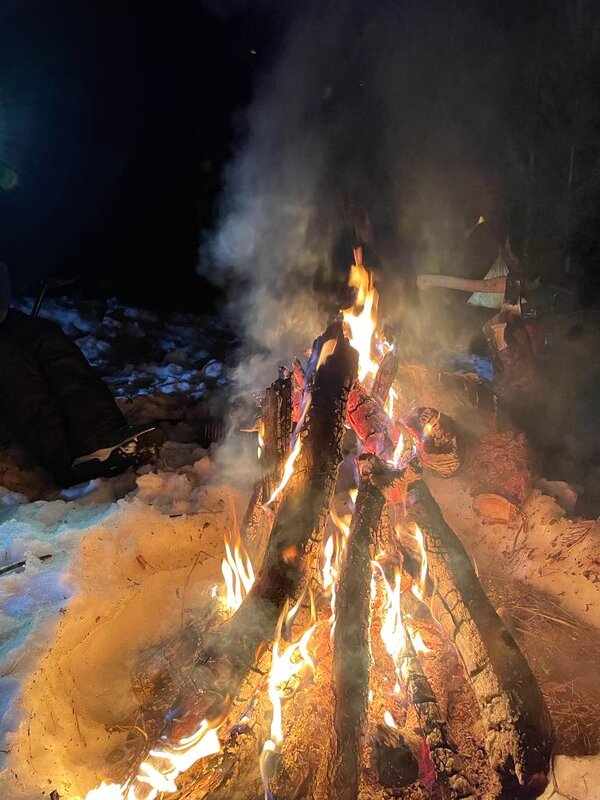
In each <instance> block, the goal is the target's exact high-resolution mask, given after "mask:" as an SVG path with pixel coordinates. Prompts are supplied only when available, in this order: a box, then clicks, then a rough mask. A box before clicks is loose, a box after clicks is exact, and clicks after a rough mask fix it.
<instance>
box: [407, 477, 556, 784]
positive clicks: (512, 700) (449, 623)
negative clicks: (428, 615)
mask: <svg viewBox="0 0 600 800" xmlns="http://www.w3.org/2000/svg"><path fill="white" fill-rule="evenodd" d="M410 494H411V501H412V502H411V504H410V506H411V507H410V516H411V517H412V519H414V521H415V522H417V524H418V525H419V527H420V528H421V530H422V531H423V533H424V535H425V540H426V550H427V557H428V564H429V578H430V580H431V582H432V583H433V585H434V586H435V592H434V594H433V596H432V597H431V598H430V601H429V602H430V607H431V609H432V613H433V614H434V616H435V618H436V619H437V620H438V622H439V623H440V624H441V626H442V627H443V629H444V631H445V632H446V634H447V635H448V636H449V637H450V638H451V639H452V641H453V642H454V643H455V645H456V647H457V649H458V652H459V655H460V657H461V659H462V662H463V664H464V667H465V670H466V673H467V676H468V678H469V681H470V683H471V685H472V687H473V690H474V692H475V695H476V697H477V700H478V703H479V706H480V709H481V718H482V721H483V724H484V726H485V729H486V749H487V752H488V754H489V757H490V760H491V762H492V764H493V766H494V767H495V768H496V769H497V770H498V771H499V772H500V774H501V776H502V778H503V780H504V782H505V784H509V785H511V790H512V791H514V797H515V798H517V797H526V796H529V794H528V793H531V792H534V791H538V790H541V789H542V788H543V787H544V786H545V785H546V783H547V775H548V770H549V767H550V758H551V752H552V745H553V740H554V735H553V729H552V723H551V720H550V716H549V714H548V710H547V708H546V705H545V703H544V699H543V697H542V693H541V691H540V688H539V686H538V684H537V681H536V680H535V678H534V676H533V674H532V672H531V669H530V667H529V665H528V663H527V661H526V660H525V658H524V656H523V654H522V653H521V651H520V650H519V647H518V646H517V644H516V642H515V641H514V639H513V638H512V636H511V635H510V633H509V632H508V631H507V629H506V628H505V626H504V624H503V623H502V621H501V619H500V618H499V616H498V615H497V614H496V611H495V610H494V607H493V606H492V604H491V603H490V601H489V600H488V598H487V596H486V595H485V593H484V591H483V589H482V587H481V584H480V582H479V579H478V578H477V575H476V574H475V571H474V569H473V566H472V564H471V561H470V559H469V556H468V555H467V553H466V551H465V549H464V547H463V545H462V544H461V542H460V540H459V539H458V537H457V536H456V534H455V533H454V532H453V531H452V529H451V528H450V526H449V525H448V524H447V523H446V521H445V519H444V517H443V516H442V513H441V511H440V508H439V506H438V505H437V503H436V502H435V500H434V498H433V497H432V495H431V493H430V491H429V489H428V488H427V486H426V484H425V483H424V481H422V480H416V481H414V482H413V483H412V484H411V491H410ZM511 796H513V795H511Z"/></svg>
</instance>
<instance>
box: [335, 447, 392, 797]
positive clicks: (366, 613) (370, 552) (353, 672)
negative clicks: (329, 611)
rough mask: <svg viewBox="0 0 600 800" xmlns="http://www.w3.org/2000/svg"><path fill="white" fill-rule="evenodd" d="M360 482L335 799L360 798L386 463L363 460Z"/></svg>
mask: <svg viewBox="0 0 600 800" xmlns="http://www.w3.org/2000/svg"><path fill="white" fill-rule="evenodd" d="M359 468H360V483H359V488H358V496H357V498H356V510H355V512H354V515H353V517H352V524H351V527H350V535H349V537H348V542H347V545H346V552H345V555H344V563H343V565H342V570H341V574H340V579H339V582H338V587H337V598H336V606H335V607H336V625H335V636H334V648H333V692H334V696H335V708H334V724H333V727H334V738H333V742H332V756H331V764H330V769H329V773H330V774H329V785H330V790H331V797H332V798H336V800H355V799H356V798H357V797H358V786H359V778H360V763H361V754H362V748H363V739H364V729H365V721H366V716H367V704H368V694H369V672H370V661H371V655H370V643H369V631H370V627H371V599H370V582H371V569H372V568H371V559H372V558H373V556H374V547H375V539H376V536H377V532H378V530H379V526H380V521H381V514H382V511H383V507H384V503H385V498H384V495H383V493H382V488H381V487H380V486H378V485H377V484H376V481H375V480H373V478H374V472H376V473H377V476H378V477H380V476H382V475H383V467H382V465H381V463H380V462H378V460H377V459H376V458H375V457H374V456H363V457H361V458H360V459H359Z"/></svg>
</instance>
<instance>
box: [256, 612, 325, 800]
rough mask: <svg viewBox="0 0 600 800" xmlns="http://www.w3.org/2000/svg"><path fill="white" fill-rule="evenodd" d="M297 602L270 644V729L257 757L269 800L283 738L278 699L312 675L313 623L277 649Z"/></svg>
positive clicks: (280, 706)
mask: <svg viewBox="0 0 600 800" xmlns="http://www.w3.org/2000/svg"><path fill="white" fill-rule="evenodd" d="M301 600H302V598H301V599H300V600H299V601H298V603H296V605H295V606H294V607H293V608H292V609H290V611H287V607H286V608H284V610H283V613H282V614H281V616H280V618H279V624H278V633H277V640H276V642H275V644H274V645H273V656H272V660H271V670H270V672H269V682H268V695H269V700H270V702H271V707H272V715H271V729H270V735H269V738H268V739H267V740H266V741H265V743H264V744H263V748H262V752H261V754H260V758H259V764H260V773H261V777H262V781H263V786H264V790H265V798H268V797H270V792H269V783H270V781H271V778H272V777H273V774H274V771H275V763H276V762H275V759H274V758H273V756H274V755H275V754H276V753H277V752H278V751H279V749H280V748H281V745H282V743H283V738H284V737H283V713H282V700H284V699H285V700H287V699H289V698H290V697H291V696H292V695H293V694H294V693H295V692H296V691H297V689H298V688H299V686H300V682H301V678H302V675H303V673H304V674H314V671H315V663H314V661H313V658H312V656H311V654H310V652H309V650H308V643H309V641H310V638H311V636H312V635H313V632H314V630H315V627H316V623H315V622H314V621H313V624H312V625H311V626H310V628H307V630H305V631H304V633H303V634H302V636H301V637H300V639H298V640H297V641H296V642H293V643H292V644H290V645H288V647H286V648H285V650H280V644H281V635H282V631H283V630H285V629H290V628H291V627H292V625H293V620H294V618H295V616H296V613H297V610H298V606H299V604H300V602H301ZM311 608H312V604H311ZM290 615H292V616H291V617H290ZM313 620H314V617H313Z"/></svg>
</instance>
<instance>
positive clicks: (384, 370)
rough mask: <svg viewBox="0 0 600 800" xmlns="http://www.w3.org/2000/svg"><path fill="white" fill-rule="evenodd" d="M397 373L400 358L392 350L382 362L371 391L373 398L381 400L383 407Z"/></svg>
mask: <svg viewBox="0 0 600 800" xmlns="http://www.w3.org/2000/svg"><path fill="white" fill-rule="evenodd" d="M397 372H398V357H397V356H396V355H395V354H394V353H392V351H391V350H390V352H389V353H386V354H385V356H384V357H383V358H382V360H381V364H380V365H379V369H378V370H377V375H375V380H374V381H373V388H372V389H371V394H372V395H373V397H374V398H375V399H376V400H379V402H380V403H381V404H382V405H383V404H385V401H386V400H387V398H388V395H389V392H390V389H391V388H392V384H393V383H394V379H395V377H396V373H397Z"/></svg>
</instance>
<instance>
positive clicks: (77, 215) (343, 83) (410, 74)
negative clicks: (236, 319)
mask: <svg viewBox="0 0 600 800" xmlns="http://www.w3.org/2000/svg"><path fill="white" fill-rule="evenodd" d="M324 8H327V9H328V10H329V11H330V12H331V14H330V16H332V17H333V19H337V20H339V25H337V27H338V29H339V30H340V34H339V35H336V33H335V30H334V31H332V36H331V37H330V39H331V48H332V50H331V52H332V56H331V58H330V57H329V56H328V54H327V53H321V54H318V53H315V54H314V55H315V56H316V58H315V59H314V60H315V62H316V63H321V65H322V66H321V67H320V68H321V69H322V71H323V75H320V74H316V73H315V74H314V75H311V76H310V77H311V79H312V80H313V81H314V90H315V91H314V98H315V101H314V103H313V106H311V105H310V104H309V105H308V106H307V108H313V107H314V113H315V118H316V119H317V120H318V123H317V125H316V126H315V127H314V130H316V131H317V132H318V135H320V136H322V138H323V139H324V140H325V139H327V141H326V142H324V146H323V148H322V150H323V152H327V158H328V169H326V170H325V171H324V173H323V180H322V181H321V185H322V186H323V185H324V186H325V191H323V193H322V198H321V202H322V207H323V208H324V209H325V212H326V211H327V209H328V208H331V207H332V206H333V205H334V204H335V203H338V201H339V198H336V197H334V194H335V191H336V190H337V188H338V187H339V186H344V187H346V189H348V191H349V194H350V195H353V197H351V202H354V200H355V199H356V197H355V196H358V195H361V198H360V200H361V201H363V200H364V206H365V207H364V208H363V209H362V211H365V212H366V213H367V214H368V216H369V218H370V220H371V222H372V223H373V225H374V226H375V227H376V228H377V231H376V233H377V234H378V235H379V239H380V242H382V243H383V244H384V245H385V242H386V238H387V247H388V250H390V251H391V252H392V255H393V254H394V253H396V252H397V253H399V254H400V255H401V258H402V260H403V262H404V263H412V264H413V265H416V267H419V264H418V259H419V253H420V252H421V251H422V250H423V247H424V244H423V243H424V241H425V239H424V232H423V231H424V227H425V226H427V225H429V226H430V227H435V226H437V229H438V230H442V227H443V225H444V224H446V223H447V220H446V222H445V221H444V219H445V216H444V215H446V217H447V216H448V215H447V214H446V209H445V208H443V205H444V204H446V208H450V209H452V211H453V212H454V209H456V208H457V207H458V206H460V209H461V213H462V218H461V223H460V225H462V226H464V227H463V228H462V230H464V229H465V228H466V227H468V226H469V225H470V224H471V222H472V221H473V219H476V218H477V215H478V214H479V213H480V212H481V211H482V210H486V209H487V210H488V211H489V209H490V208H493V207H494V206H495V205H497V207H498V208H499V209H500V211H499V213H498V218H504V219H508V218H509V217H510V215H511V214H512V215H513V216H514V217H515V218H518V220H519V222H520V226H521V227H522V228H523V227H527V229H528V234H527V236H528V249H529V252H530V257H531V262H532V265H533V270H534V273H533V274H542V275H546V277H548V278H549V279H551V280H553V281H557V280H558V281H560V280H563V278H564V279H565V280H566V282H567V283H569V282H570V283H571V284H573V283H575V284H577V285H578V287H579V289H580V294H581V296H582V298H583V301H584V302H586V303H588V304H589V303H590V302H597V301H598V300H600V278H599V273H600V271H599V270H598V269H597V267H596V262H597V258H598V256H599V254H600V234H599V233H598V231H599V227H600V226H598V210H597V209H598V203H599V201H600V177H599V176H600V156H599V150H598V141H599V137H600V91H599V87H598V82H597V80H596V81H594V80H593V76H594V75H596V76H597V74H598V68H600V57H599V54H600V34H599V30H600V28H599V25H598V17H599V14H598V13H597V9H596V5H595V4H594V3H593V2H592V0H565V2H560V0H549V2H548V3H547V4H540V3H538V2H534V0H531V1H530V2H525V3H522V2H516V1H514V2H513V0H507V2H506V3H503V4H482V3H481V2H475V0H464V1H463V2H460V3H459V2H455V3H449V2H446V1H445V0H431V2H428V3H426V4H423V3H422V2H417V0H405V1H404V2H392V1H391V0H377V2H375V3H374V4H367V3H364V0H363V2H354V0H347V2H344V1H343V0H339V2H336V0H328V1H327V2H326V0H323V3H318V2H317V3H308V4H305V3H297V2H295V1H294V2H293V1H292V0H290V2H289V3H288V2H283V0H282V1H281V2H274V1H273V2H270V0H255V2H250V0H247V1H245V0H237V2H234V1H233V0H231V1H229V0H210V1H209V0H207V2H204V3H203V2H201V0H177V2H176V3H171V4H165V3H161V4H158V3H154V4H153V3H141V2H127V1H125V2H123V1H121V2H115V0H85V2H81V0H79V2H77V0H53V1H51V0H46V1H45V2H44V1H43V0H28V2H19V0H4V2H3V3H2V5H1V8H0V259H2V260H4V261H6V262H7V263H8V264H9V266H10V268H11V271H12V274H13V281H14V283H15V289H16V291H24V290H30V291H31V290H35V287H36V284H37V282H38V280H39V278H40V277H41V276H45V275H60V276H69V275H72V276H75V277H76V279H77V286H76V289H75V291H76V292H79V293H81V294H82V295H83V296H88V297H106V296H111V295H119V296H120V297H122V298H123V299H125V300H128V301H131V302H135V303H138V304H141V305H148V306H151V307H155V308H158V309H159V310H160V309H164V310H169V309H171V308H182V309H183V308H187V309H196V310H199V311H201V310H203V309H207V308H209V307H211V305H214V302H215V300H216V299H218V296H219V295H218V290H216V289H214V288H213V287H212V286H211V284H209V283H208V282H207V280H206V278H201V277H199V276H198V275H197V273H196V271H195V267H196V264H197V262H198V245H199V242H200V241H201V239H202V235H203V231H206V230H208V229H210V227H211V224H213V223H214V221H215V218H216V214H217V205H216V198H217V197H218V195H219V190H220V188H221V186H222V182H223V169H224V166H225V165H226V164H227V163H228V162H229V161H230V159H231V157H232V155H233V154H234V153H235V152H237V151H238V150H239V148H240V147H241V146H243V142H244V140H245V138H246V137H247V133H248V132H247V130H246V125H247V122H248V117H247V116H246V115H245V110H246V109H247V108H248V106H249V104H250V103H251V100H252V97H253V93H254V92H255V91H256V86H257V79H259V80H258V85H260V79H261V78H264V76H265V75H269V74H271V75H273V74H274V76H275V78H274V79H275V80H277V65H278V63H279V60H280V59H282V55H281V52H282V50H284V49H285V48H286V47H287V46H289V42H288V44H286V35H288V34H289V31H290V30H292V31H293V30H294V26H296V28H298V27H299V24H298V23H299V21H300V23H301V22H302V15H305V16H306V17H308V16H309V13H311V12H312V14H313V18H314V14H315V11H316V13H320V12H321V9H324ZM595 9H596V10H595ZM388 21H389V24H388ZM377 26H380V27H379V29H380V30H381V32H382V36H379V35H378V34H375V35H374V33H373V32H374V31H375V32H376V31H377ZM318 28H319V26H318V25H317V26H316V29H317V30H318ZM342 28H343V32H342ZM369 36H371V37H372V40H371V41H370V40H369ZM386 37H387V42H386V43H385V44H382V46H381V48H380V47H379V41H380V40H382V41H383V39H385V38H386ZM328 46H329V41H328V40H327V39H326V40H325V43H324V44H323V43H322V49H323V48H324V49H325V50H326V49H327V47H328ZM336 48H337V49H336ZM319 55H320V57H321V58H320V62H319ZM402 59H404V60H402ZM305 60H306V61H307V62H308V63H309V64H310V63H311V62H312V61H313V54H311V53H310V52H307V53H306V59H305ZM386 60H389V62H390V65H393V69H391V68H390V69H388V68H387V63H386ZM300 63H302V59H300ZM394 70H395V72H394ZM386 76H391V77H390V78H389V85H387V86H386V85H385V83H386ZM396 84H397V85H398V98H399V99H398V102H397V103H396V102H394V100H393V98H394V95H393V92H394V91H395V86H396ZM403 92H404V94H402V93H403ZM295 94H296V92H295V87H294V86H293V85H292V86H290V91H289V94H288V96H289V97H290V103H293V102H294V100H295ZM390 97H391V98H392V102H391V103H390V102H389V98H390ZM311 102H313V101H312V100H311ZM386 104H387V105H386ZM311 113H312V112H311ZM309 122H310V120H309ZM307 130H309V131H310V129H309V128H307ZM299 138H300V140H302V138H303V137H302V135H301V136H300V137H299ZM571 150H572V151H573V153H574V158H573V168H574V173H573V174H574V175H575V179H574V181H573V183H572V186H570V187H568V186H567V182H568V173H569V170H570V167H569V164H570V152H571ZM426 180H427V181H429V183H430V186H431V190H429V189H428V193H427V194H426V195H424V194H423V192H421V195H420V197H421V199H422V198H423V197H425V201H423V202H424V206H423V207H422V208H419V206H418V204H416V203H415V194H414V186H415V185H416V184H417V182H421V183H423V182H424V181H426ZM330 187H331V191H330ZM479 187H483V189H482V190H481V192H479ZM478 192H479V193H478ZM486 204H487V205H486ZM437 206H439V213H438V211H436V207H437ZM378 208H379V210H378ZM515 209H516V214H515V213H514V212H515ZM316 213H317V216H319V215H321V209H317V212H316ZM361 213H362V212H361ZM436 213H438V217H439V218H438V217H435V214H436ZM386 215H387V216H386ZM321 216H323V215H321ZM400 218H401V221H400V223H399V222H398V220H399V219H400ZM452 224H455V223H452ZM455 227H456V231H455V234H456V235H458V238H459V239H460V237H461V236H462V232H461V230H460V226H456V225H455ZM490 229H491V226H490ZM334 239H335V234H333V235H332V240H334ZM495 246H496V241H495V240H494V242H493V247H492V250H493V249H494V247H495ZM488 249H489V247H488ZM571 256H572V258H571ZM570 259H571V261H572V264H571V265H570V266H568V267H567V266H566V265H567V262H569V260H570ZM392 260H393V259H392ZM484 266H485V265H481V268H480V265H479V261H477V263H476V264H475V266H474V270H475V272H476V273H477V274H479V273H480V272H481V271H482V270H484ZM449 267H450V268H454V267H455V268H456V269H458V270H460V269H463V271H464V265H463V266H461V265H460V264H458V263H457V264H454V263H452V262H450V264H449ZM569 270H570V271H569Z"/></svg>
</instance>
